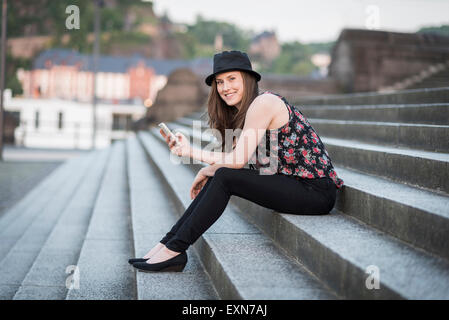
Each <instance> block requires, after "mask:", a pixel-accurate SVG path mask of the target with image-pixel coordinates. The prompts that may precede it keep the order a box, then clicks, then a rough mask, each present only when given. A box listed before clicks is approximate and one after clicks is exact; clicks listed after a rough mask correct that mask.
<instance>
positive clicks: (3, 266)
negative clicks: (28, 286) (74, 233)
mask: <svg viewBox="0 0 449 320" xmlns="http://www.w3.org/2000/svg"><path fill="white" fill-rule="evenodd" d="M93 160H94V154H93V153H89V154H88V155H87V156H83V157H80V158H79V159H78V160H77V162H71V163H72V165H71V166H70V169H71V170H70V172H71V173H72V176H71V177H70V178H68V177H67V178H66V179H65V181H59V185H58V188H57V189H52V190H47V193H46V194H42V195H41V197H42V198H43V199H46V200H45V201H44V203H45V205H41V204H40V203H39V202H38V201H36V202H37V203H36V205H37V208H38V209H37V210H38V213H35V214H34V215H33V216H32V217H31V219H32V221H31V223H29V222H26V220H25V214H23V215H22V216H21V217H20V218H21V219H20V221H19V220H16V223H14V224H13V225H11V226H10V228H8V231H9V232H12V229H13V228H15V227H17V229H22V230H21V231H22V234H21V236H20V237H19V238H18V239H17V240H16V241H15V242H14V245H13V246H12V247H11V249H10V250H9V252H8V253H7V255H6V256H5V257H4V258H3V260H2V261H0V281H1V282H0V298H1V299H11V298H12V297H13V296H14V294H15V292H16V291H17V289H18V288H19V286H20V285H21V283H22V281H23V279H24V278H25V276H26V275H27V273H28V271H29V270H30V268H31V266H32V265H33V263H34V261H35V259H36V257H37V256H38V254H39V252H40V250H41V249H42V246H43V245H44V243H45V241H46V240H47V238H48V236H49V234H50V233H51V230H52V229H53V227H54V225H55V224H56V222H57V220H58V218H59V217H60V215H61V213H62V212H63V211H64V209H65V208H66V207H67V204H68V203H69V201H70V198H71V197H72V196H73V194H74V193H75V192H76V190H77V188H78V187H79V185H80V183H81V181H82V179H83V178H84V176H85V174H86V172H87V170H88V168H89V166H91V165H92V161H93ZM73 172H77V175H75V176H73ZM50 191H52V193H50ZM32 205H33V206H34V204H32ZM19 222H21V223H23V224H26V227H21V226H18V223H19Z"/></svg>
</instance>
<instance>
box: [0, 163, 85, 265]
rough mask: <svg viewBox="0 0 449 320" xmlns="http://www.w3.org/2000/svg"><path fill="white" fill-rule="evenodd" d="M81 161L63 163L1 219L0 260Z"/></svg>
mask: <svg viewBox="0 0 449 320" xmlns="http://www.w3.org/2000/svg"><path fill="white" fill-rule="evenodd" d="M77 162H79V160H78V159H76V160H75V159H71V160H68V161H66V162H64V163H63V164H61V165H60V166H59V167H58V168H57V169H55V171H53V172H52V173H51V174H50V175H49V176H48V177H46V178H45V179H44V180H43V181H42V182H41V183H39V184H38V185H37V186H36V187H35V188H34V189H33V190H31V191H30V192H29V193H28V194H27V195H26V196H25V197H23V198H22V200H20V201H19V202H18V203H17V204H16V205H14V206H13V207H12V208H10V209H9V210H8V211H7V212H5V214H4V215H3V216H2V217H1V219H0V261H1V260H2V259H3V258H4V257H5V256H6V254H7V253H8V251H9V250H10V249H11V247H12V246H13V245H14V244H15V243H16V241H17V239H18V238H20V237H21V236H22V234H23V233H24V232H25V230H26V228H27V227H28V226H29V225H30V224H31V223H32V222H33V219H34V218H35V217H36V216H37V215H38V214H39V213H40V212H41V211H42V209H43V208H44V207H45V205H46V204H48V202H49V201H51V200H52V199H53V195H54V193H56V192H57V191H58V190H60V187H61V184H62V183H63V182H64V181H66V180H67V179H68V178H69V176H70V174H71V173H72V170H73V166H74V165H75V164H76V163H77Z"/></svg>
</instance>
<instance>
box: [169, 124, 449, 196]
mask: <svg viewBox="0 0 449 320" xmlns="http://www.w3.org/2000/svg"><path fill="white" fill-rule="evenodd" d="M181 122H182V121H181ZM167 125H168V126H169V128H171V129H172V130H175V131H180V132H182V133H184V134H186V135H188V136H193V139H191V140H192V142H193V143H196V144H198V145H199V143H201V146H202V148H204V147H206V146H208V145H209V144H210V143H211V141H213V140H212V138H211V137H210V135H208V134H202V133H200V132H199V130H192V128H191V127H188V125H187V121H185V124H180V121H179V120H178V121H177V122H170V123H168V124H167ZM320 138H321V140H322V141H323V143H324V144H325V146H326V149H327V150H328V152H329V155H330V158H331V159H332V163H333V164H334V165H341V166H344V167H348V168H352V169H355V170H358V171H361V172H366V173H369V174H375V175H379V176H381V177H385V178H388V179H392V180H393V181H397V182H401V183H406V184H409V185H412V186H416V187H420V188H427V189H428V190H430V191H436V192H440V193H442V194H444V195H447V194H449V154H448V153H439V152H429V151H420V150H414V149H405V148H397V147H387V146H379V145H376V144H370V143H364V142H360V141H355V140H346V139H337V138H328V137H326V136H322V135H320ZM200 139H202V140H201V141H200Z"/></svg>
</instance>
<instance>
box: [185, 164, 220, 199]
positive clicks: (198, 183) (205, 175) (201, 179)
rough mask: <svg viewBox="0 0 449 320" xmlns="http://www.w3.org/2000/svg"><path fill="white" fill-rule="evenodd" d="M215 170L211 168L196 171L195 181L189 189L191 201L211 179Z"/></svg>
mask: <svg viewBox="0 0 449 320" xmlns="http://www.w3.org/2000/svg"><path fill="white" fill-rule="evenodd" d="M214 173H215V170H214V169H213V168H211V166H208V167H204V168H202V169H201V170H200V171H198V173H197V175H196V177H195V179H194V180H193V183H192V187H191V188H190V198H191V199H192V200H193V199H195V198H196V196H197V195H198V193H200V191H201V189H203V187H204V185H205V184H206V182H207V180H208V179H209V177H212V176H213V175H214Z"/></svg>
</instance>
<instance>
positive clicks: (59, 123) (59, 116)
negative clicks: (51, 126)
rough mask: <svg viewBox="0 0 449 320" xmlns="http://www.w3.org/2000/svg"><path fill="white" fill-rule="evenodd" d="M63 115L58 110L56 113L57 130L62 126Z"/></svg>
mask: <svg viewBox="0 0 449 320" xmlns="http://www.w3.org/2000/svg"><path fill="white" fill-rule="evenodd" d="M63 116H64V115H63V113H62V112H59V113H58V129H59V130H61V129H62V126H63V119H64V117H63Z"/></svg>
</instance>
